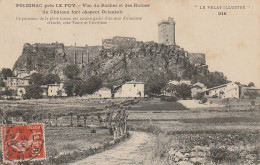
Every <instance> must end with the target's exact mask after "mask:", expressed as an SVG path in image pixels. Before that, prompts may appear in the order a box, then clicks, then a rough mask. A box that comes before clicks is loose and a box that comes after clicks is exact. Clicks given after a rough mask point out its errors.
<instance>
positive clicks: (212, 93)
mask: <svg viewBox="0 0 260 165" xmlns="http://www.w3.org/2000/svg"><path fill="white" fill-rule="evenodd" d="M204 92H205V96H207V97H216V98H221V99H224V98H239V86H238V85H237V84H235V83H232V82H230V83H228V84H224V85H220V86H216V87H213V88H209V89H207V90H205V91H204Z"/></svg>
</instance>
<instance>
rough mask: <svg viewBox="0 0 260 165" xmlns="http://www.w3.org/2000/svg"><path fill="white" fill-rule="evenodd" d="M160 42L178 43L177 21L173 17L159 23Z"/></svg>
mask: <svg viewBox="0 0 260 165" xmlns="http://www.w3.org/2000/svg"><path fill="white" fill-rule="evenodd" d="M158 43H162V44H165V45H176V43H175V22H174V20H173V18H171V17H169V18H168V20H162V21H160V22H159V23H158Z"/></svg>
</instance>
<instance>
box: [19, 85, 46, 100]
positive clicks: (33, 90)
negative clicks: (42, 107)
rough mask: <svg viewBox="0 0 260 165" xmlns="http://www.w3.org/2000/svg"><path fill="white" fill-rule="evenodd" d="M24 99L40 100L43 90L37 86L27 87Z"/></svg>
mask: <svg viewBox="0 0 260 165" xmlns="http://www.w3.org/2000/svg"><path fill="white" fill-rule="evenodd" d="M25 91H26V92H25V95H24V99H32V98H33V99H40V98H42V93H43V90H42V88H41V87H40V86H39V85H35V84H33V85H29V86H27V87H25Z"/></svg>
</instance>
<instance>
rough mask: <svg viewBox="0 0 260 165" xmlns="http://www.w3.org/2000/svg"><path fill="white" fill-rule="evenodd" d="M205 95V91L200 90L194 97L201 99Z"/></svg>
mask: <svg viewBox="0 0 260 165" xmlns="http://www.w3.org/2000/svg"><path fill="white" fill-rule="evenodd" d="M203 97H204V93H203V92H198V93H197V94H196V95H195V96H194V99H196V100H201V99H203Z"/></svg>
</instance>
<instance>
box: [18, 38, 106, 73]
mask: <svg viewBox="0 0 260 165" xmlns="http://www.w3.org/2000/svg"><path fill="white" fill-rule="evenodd" d="M101 49H102V47H101V46H85V47H78V46H64V44H63V43H57V42H56V43H50V44H46V43H35V44H32V45H31V44H29V43H26V44H24V47H23V51H22V55H21V56H20V57H19V58H18V60H17V61H16V63H15V65H14V67H13V69H14V70H21V69H25V70H27V71H32V70H36V71H38V72H40V73H44V74H45V73H46V74H47V73H53V72H56V71H57V68H58V69H59V68H62V66H63V65H66V64H69V63H75V64H80V65H87V64H88V63H89V62H90V61H92V60H93V59H94V58H95V57H98V55H99V51H100V50H101Z"/></svg>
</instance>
